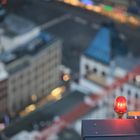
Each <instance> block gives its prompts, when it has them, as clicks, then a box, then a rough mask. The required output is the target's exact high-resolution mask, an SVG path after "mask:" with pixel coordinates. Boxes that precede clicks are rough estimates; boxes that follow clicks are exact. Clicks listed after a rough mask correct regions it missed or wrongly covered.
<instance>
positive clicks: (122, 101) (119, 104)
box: [114, 96, 127, 116]
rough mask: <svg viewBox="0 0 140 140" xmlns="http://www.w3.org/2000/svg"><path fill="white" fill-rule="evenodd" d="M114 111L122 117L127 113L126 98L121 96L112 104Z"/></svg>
mask: <svg viewBox="0 0 140 140" xmlns="http://www.w3.org/2000/svg"><path fill="white" fill-rule="evenodd" d="M114 110H115V112H116V113H118V114H119V115H120V114H121V115H122V116H123V114H124V113H126V112H127V101H126V98H125V97H123V96H119V97H118V98H117V99H116V101H115V104H114Z"/></svg>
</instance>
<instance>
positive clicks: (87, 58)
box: [80, 27, 140, 117]
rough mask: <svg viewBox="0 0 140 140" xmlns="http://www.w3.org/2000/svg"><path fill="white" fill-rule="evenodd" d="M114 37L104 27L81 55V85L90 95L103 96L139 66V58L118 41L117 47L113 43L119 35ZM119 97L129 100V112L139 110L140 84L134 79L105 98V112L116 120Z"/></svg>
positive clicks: (110, 31)
mask: <svg viewBox="0 0 140 140" xmlns="http://www.w3.org/2000/svg"><path fill="white" fill-rule="evenodd" d="M116 34H117V32H116ZM112 36H113V32H112V30H111V29H110V28H109V27H102V28H101V29H100V30H99V31H98V33H97V35H96V37H95V38H94V39H93V41H92V43H91V45H90V47H89V48H88V49H87V50H86V51H85V52H84V53H83V55H82V56H81V63H80V85H81V86H82V87H84V88H85V89H86V90H88V91H89V93H94V94H96V93H98V94H100V93H102V91H103V89H104V88H105V87H106V86H108V85H111V83H113V82H114V81H115V80H116V79H117V78H121V77H124V76H125V75H126V74H127V73H128V72H129V71H131V70H132V69H133V68H135V67H136V66H138V65H140V58H139V57H135V56H133V55H130V53H129V52H128V50H127V49H126V50H125V49H124V47H125V48H127V46H123V42H121V40H120V41H117V42H116V43H117V44H115V43H113V41H115V39H117V36H116V35H115V36H116V37H115V36H114V37H112ZM118 42H119V43H118ZM120 95H123V96H125V97H126V98H127V100H128V110H129V111H133V110H138V109H139V108H140V104H139V100H140V83H139V81H137V80H136V78H134V79H133V80H131V81H128V82H127V83H125V84H124V85H123V86H122V87H120V88H119V89H116V90H114V92H113V93H112V94H111V95H110V96H107V97H105V98H104V100H103V101H102V103H103V104H104V103H105V104H106V103H107V106H108V107H107V110H106V112H104V113H106V115H107V117H114V111H113V106H114V101H115V98H116V97H117V96H120ZM104 113H103V114H104ZM95 114H96V113H95Z"/></svg>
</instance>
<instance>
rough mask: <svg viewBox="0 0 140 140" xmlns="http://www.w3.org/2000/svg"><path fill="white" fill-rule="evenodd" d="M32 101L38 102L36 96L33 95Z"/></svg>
mask: <svg viewBox="0 0 140 140" xmlns="http://www.w3.org/2000/svg"><path fill="white" fill-rule="evenodd" d="M31 100H32V101H33V102H36V101H37V96H36V95H35V94H33V95H32V96H31Z"/></svg>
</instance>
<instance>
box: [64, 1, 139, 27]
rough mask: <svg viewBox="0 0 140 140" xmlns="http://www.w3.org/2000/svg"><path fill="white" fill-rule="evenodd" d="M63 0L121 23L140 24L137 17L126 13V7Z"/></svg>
mask: <svg viewBox="0 0 140 140" xmlns="http://www.w3.org/2000/svg"><path fill="white" fill-rule="evenodd" d="M64 2H65V3H68V4H71V5H74V6H79V7H83V8H86V9H87V10H90V11H94V12H97V13H100V14H102V15H105V16H108V17H110V18H112V19H114V20H117V21H119V22H121V23H127V24H130V25H133V26H140V19H139V18H138V17H134V16H132V15H131V16H130V15H128V14H127V13H126V9H123V8H121V7H112V6H110V5H98V6H95V5H94V3H93V2H92V1H91V0H64Z"/></svg>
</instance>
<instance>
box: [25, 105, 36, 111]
mask: <svg viewBox="0 0 140 140" xmlns="http://www.w3.org/2000/svg"><path fill="white" fill-rule="evenodd" d="M35 109H36V106H35V105H34V104H31V105H29V106H28V107H26V108H25V111H26V112H27V113H30V112H32V111H34V110H35Z"/></svg>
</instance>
